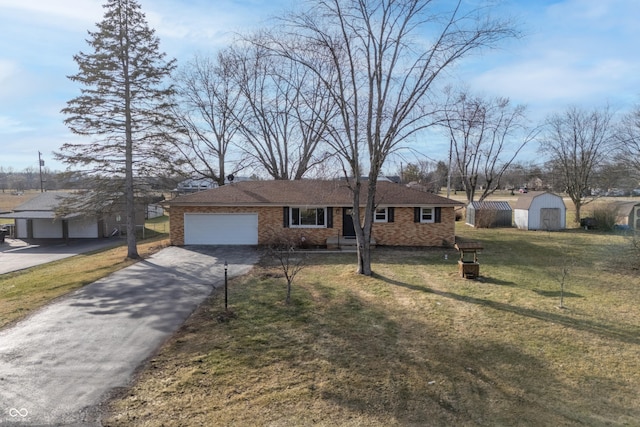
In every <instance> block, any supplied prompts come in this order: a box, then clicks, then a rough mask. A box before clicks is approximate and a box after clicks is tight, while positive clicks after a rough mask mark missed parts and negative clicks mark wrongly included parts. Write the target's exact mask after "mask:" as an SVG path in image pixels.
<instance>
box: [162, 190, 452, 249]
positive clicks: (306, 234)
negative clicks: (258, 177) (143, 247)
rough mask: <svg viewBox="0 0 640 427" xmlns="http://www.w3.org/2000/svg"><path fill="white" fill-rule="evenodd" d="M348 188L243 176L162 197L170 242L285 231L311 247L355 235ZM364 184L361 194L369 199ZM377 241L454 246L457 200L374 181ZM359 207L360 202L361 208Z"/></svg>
mask: <svg viewBox="0 0 640 427" xmlns="http://www.w3.org/2000/svg"><path fill="white" fill-rule="evenodd" d="M352 197H353V196H352V193H351V191H350V190H349V188H348V187H347V184H346V182H345V181H341V180H337V181H314V180H299V181H247V182H238V183H234V184H230V185H225V186H223V187H218V188H214V189H211V190H207V191H201V192H199V193H194V194H190V195H185V196H180V197H177V198H175V199H173V200H171V201H169V202H168V203H167V205H168V206H169V219H170V224H171V227H170V228H171V243H172V244H174V245H234V244H240V245H256V244H258V245H262V244H268V243H270V242H271V241H273V240H274V239H278V238H282V237H285V238H287V239H294V240H295V241H298V242H301V243H302V242H304V244H307V245H310V246H326V245H327V243H328V241H330V240H332V241H335V240H338V241H340V240H341V239H342V240H344V239H353V238H354V237H355V231H354V226H353V218H352V217H351V213H352V203H353V202H352ZM366 197H367V194H366V185H364V186H363V192H362V194H361V196H360V200H361V201H362V202H361V203H362V204H364V201H365V200H366ZM376 203H377V204H378V207H377V209H376V212H375V218H374V224H373V231H372V234H373V239H374V240H375V243H376V244H377V245H390V246H451V245H453V244H454V241H455V212H454V208H455V207H456V206H461V205H462V203H460V202H457V201H455V200H451V199H447V198H444V197H440V196H436V195H434V194H431V193H425V192H422V191H418V190H413V189H411V188H407V187H405V186H402V185H400V184H394V183H391V182H378V184H377V193H376ZM363 210H364V209H363Z"/></svg>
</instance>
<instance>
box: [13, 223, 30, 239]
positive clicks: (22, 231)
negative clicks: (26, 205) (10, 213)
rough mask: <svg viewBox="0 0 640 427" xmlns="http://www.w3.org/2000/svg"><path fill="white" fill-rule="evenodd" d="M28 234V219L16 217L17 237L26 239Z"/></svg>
mask: <svg viewBox="0 0 640 427" xmlns="http://www.w3.org/2000/svg"><path fill="white" fill-rule="evenodd" d="M27 237H29V236H28V235H27V220H26V219H16V239H26V238H27Z"/></svg>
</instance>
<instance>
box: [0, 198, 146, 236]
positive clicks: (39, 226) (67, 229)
mask: <svg viewBox="0 0 640 427" xmlns="http://www.w3.org/2000/svg"><path fill="white" fill-rule="evenodd" d="M72 195H73V194H72V193H65V192H55V191H50V192H46V193H41V194H39V195H38V196H36V197H34V198H33V199H31V200H29V201H27V202H25V203H23V204H22V205H20V206H18V207H16V208H15V209H14V211H13V212H12V213H9V214H4V215H0V218H12V219H13V220H14V222H15V230H14V237H15V238H17V239H82V238H88V239H91V238H98V237H108V236H110V235H111V234H113V233H114V232H118V231H119V230H121V229H123V228H124V214H122V215H119V214H117V213H115V214H110V215H98V214H96V215H86V214H81V213H70V214H68V215H65V216H63V217H61V218H58V217H57V216H56V210H57V209H58V208H59V206H60V205H61V203H62V202H63V201H64V200H65V199H66V198H68V197H70V196H72ZM136 224H140V225H144V209H139V212H138V213H137V214H136Z"/></svg>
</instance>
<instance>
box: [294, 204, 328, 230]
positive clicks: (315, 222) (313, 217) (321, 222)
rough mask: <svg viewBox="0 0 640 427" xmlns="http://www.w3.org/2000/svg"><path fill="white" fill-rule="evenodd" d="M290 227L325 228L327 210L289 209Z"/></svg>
mask: <svg viewBox="0 0 640 427" xmlns="http://www.w3.org/2000/svg"><path fill="white" fill-rule="evenodd" d="M289 212H290V213H289V215H290V221H289V224H290V227H299V228H325V227H326V224H327V209H325V208H291V209H290V210H289Z"/></svg>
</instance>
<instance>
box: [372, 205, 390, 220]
mask: <svg viewBox="0 0 640 427" xmlns="http://www.w3.org/2000/svg"><path fill="white" fill-rule="evenodd" d="M373 221H374V222H388V221H389V209H388V208H376V211H375V213H374V214H373Z"/></svg>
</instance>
